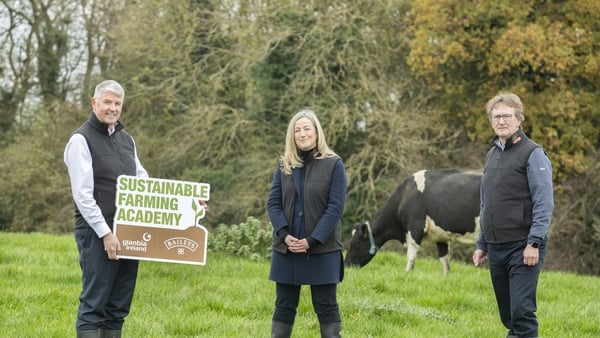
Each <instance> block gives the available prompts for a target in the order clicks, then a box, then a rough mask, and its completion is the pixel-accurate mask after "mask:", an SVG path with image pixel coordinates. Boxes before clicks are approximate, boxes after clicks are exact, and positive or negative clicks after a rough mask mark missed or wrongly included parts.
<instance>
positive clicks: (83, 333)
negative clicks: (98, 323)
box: [77, 330, 100, 338]
mask: <svg viewBox="0 0 600 338" xmlns="http://www.w3.org/2000/svg"><path fill="white" fill-rule="evenodd" d="M98 337H100V336H99V335H98V330H77V338H98Z"/></svg>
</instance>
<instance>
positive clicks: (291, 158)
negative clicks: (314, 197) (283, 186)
mask: <svg viewBox="0 0 600 338" xmlns="http://www.w3.org/2000/svg"><path fill="white" fill-rule="evenodd" d="M301 118H307V119H309V120H310V121H311V122H312V124H313V126H314V127H315V130H316V131H317V154H316V156H315V158H317V159H319V158H328V157H334V156H338V155H337V154H336V153H335V152H334V151H333V150H332V149H331V148H329V146H328V145H327V142H326V141H325V133H323V128H322V127H321V123H320V122H319V119H318V118H317V115H316V114H315V113H314V112H313V111H312V110H310V109H302V110H301V111H299V112H298V113H296V115H294V117H292V119H291V120H290V123H289V125H288V128H287V134H286V136H285V152H284V153H283V155H282V156H281V159H280V161H281V163H280V164H281V167H282V169H283V172H284V173H285V174H287V175H290V174H291V173H292V169H293V168H301V167H303V166H304V162H303V161H302V159H301V158H300V156H298V147H297V146H296V139H295V133H294V128H295V126H296V122H297V121H298V120H299V119H301Z"/></svg>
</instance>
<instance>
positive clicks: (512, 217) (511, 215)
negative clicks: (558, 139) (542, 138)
mask: <svg viewBox="0 0 600 338" xmlns="http://www.w3.org/2000/svg"><path fill="white" fill-rule="evenodd" d="M539 147H540V146H539V145H538V144H536V143H534V142H533V141H531V140H530V139H529V138H528V137H527V136H526V135H525V133H524V132H523V131H522V130H521V129H519V130H518V131H517V132H516V133H515V135H513V136H512V137H511V138H510V139H508V140H507V142H506V145H505V148H504V150H502V149H500V148H499V147H498V146H496V145H495V144H494V145H493V146H492V148H491V149H490V150H489V151H488V153H487V156H486V160H485V167H484V172H483V178H482V182H481V184H482V186H481V187H482V189H481V192H482V196H481V197H482V201H483V203H482V207H483V208H482V213H481V218H480V222H481V229H482V232H483V235H484V237H485V241H486V242H487V243H505V242H511V241H518V240H525V239H527V238H528V235H529V230H530V227H531V225H532V219H533V202H532V197H531V192H530V191H529V184H528V178H527V165H528V161H529V157H530V155H531V153H532V152H533V151H534V149H536V148H539Z"/></svg>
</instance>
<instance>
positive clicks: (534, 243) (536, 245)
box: [529, 242, 540, 249]
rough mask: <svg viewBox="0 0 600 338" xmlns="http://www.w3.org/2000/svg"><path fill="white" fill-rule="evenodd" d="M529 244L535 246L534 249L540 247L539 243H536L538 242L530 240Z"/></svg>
mask: <svg viewBox="0 0 600 338" xmlns="http://www.w3.org/2000/svg"><path fill="white" fill-rule="evenodd" d="M529 245H531V247H532V248H535V249H537V248H539V247H540V243H538V242H530V243H529Z"/></svg>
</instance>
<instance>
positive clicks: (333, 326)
mask: <svg viewBox="0 0 600 338" xmlns="http://www.w3.org/2000/svg"><path fill="white" fill-rule="evenodd" d="M319 325H320V327H321V338H341V337H342V322H333V323H319Z"/></svg>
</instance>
